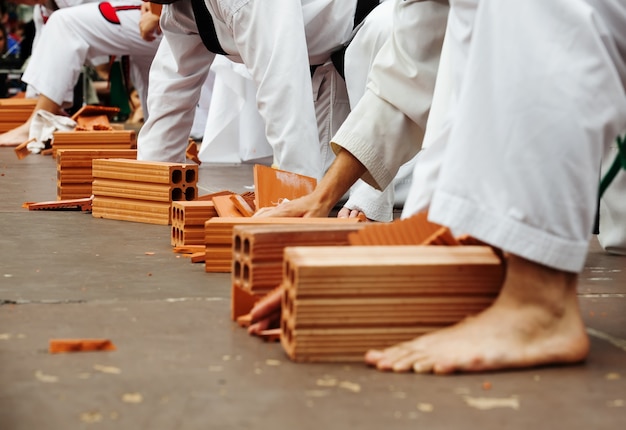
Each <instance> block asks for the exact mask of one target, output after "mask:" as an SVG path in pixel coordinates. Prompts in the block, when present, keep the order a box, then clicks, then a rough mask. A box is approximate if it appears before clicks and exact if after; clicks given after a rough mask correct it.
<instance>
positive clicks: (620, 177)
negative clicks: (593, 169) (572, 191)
mask: <svg viewBox="0 0 626 430" xmlns="http://www.w3.org/2000/svg"><path fill="white" fill-rule="evenodd" d="M622 136H624V134H622ZM616 156H617V143H616V142H615V143H614V144H613V145H611V146H609V147H608V148H607V152H606V153H605V155H604V159H603V160H602V176H604V175H605V174H606V172H607V170H608V169H609V167H611V165H612V164H613V161H614V160H615V157H616ZM599 227H600V228H599V233H598V241H599V242H600V245H601V246H602V248H603V249H604V250H605V251H607V252H608V253H610V254H618V255H626V170H624V169H623V168H622V169H621V170H620V171H619V173H618V174H617V175H616V176H615V178H614V179H613V181H612V182H611V183H610V184H609V187H608V188H607V189H606V191H605V192H604V195H603V196H602V199H601V200H600V226H599Z"/></svg>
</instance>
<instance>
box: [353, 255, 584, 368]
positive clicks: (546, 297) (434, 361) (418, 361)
mask: <svg viewBox="0 0 626 430" xmlns="http://www.w3.org/2000/svg"><path fill="white" fill-rule="evenodd" d="M576 282H577V277H576V275H575V274H572V273H566V272H561V271H557V270H554V269H550V268H548V267H546V266H542V265H539V264H536V263H532V262H530V261H528V260H525V259H522V258H520V257H516V256H513V255H511V256H509V261H508V264H507V276H506V280H505V282H504V285H503V287H502V291H501V292H500V295H499V297H498V299H497V300H496V301H495V302H494V304H493V305H492V306H491V307H490V308H488V309H487V310H485V311H484V312H482V313H481V314H479V315H477V316H475V317H472V318H468V319H466V320H464V321H462V322H460V323H458V324H456V325H454V326H451V327H448V328H445V329H442V330H439V331H436V332H433V333H429V334H427V335H424V336H421V337H419V338H416V339H414V340H412V341H409V342H404V343H401V344H398V345H396V346H393V347H391V348H388V349H385V350H382V351H379V350H371V351H368V352H367V354H366V355H365V361H366V363H367V364H370V365H372V366H376V367H377V368H378V369H379V370H393V371H396V372H403V371H410V370H411V369H412V370H414V371H415V372H418V373H430V372H434V373H437V374H449V373H453V372H456V371H462V372H478V371H487V370H500V369H507V368H508V369H510V368H523V367H532V366H539V365H545V364H565V363H577V362H581V361H584V359H585V358H586V356H587V354H588V352H589V339H588V337H587V333H586V331H585V327H584V323H583V321H582V318H581V315H580V309H579V306H578V298H577V295H576Z"/></svg>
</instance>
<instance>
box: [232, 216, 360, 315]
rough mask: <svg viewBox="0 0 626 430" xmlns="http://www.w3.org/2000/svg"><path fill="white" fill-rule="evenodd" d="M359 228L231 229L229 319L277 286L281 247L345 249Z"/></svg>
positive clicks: (340, 225) (338, 225)
mask: <svg viewBox="0 0 626 430" xmlns="http://www.w3.org/2000/svg"><path fill="white" fill-rule="evenodd" d="M363 226H364V224H363V223H354V222H348V223H346V222H339V223H334V224H302V223H300V224H291V225H288V224H287V225H236V226H234V229H233V268H232V309H231V311H232V312H231V316H232V318H233V319H237V318H239V317H240V316H242V315H245V314H247V313H248V312H249V311H250V305H249V304H250V303H251V302H255V301H256V300H258V299H260V298H261V297H263V296H264V295H266V294H267V293H268V292H270V291H271V290H273V289H274V288H276V287H277V286H278V285H280V283H281V282H282V277H283V251H284V249H285V247H287V246H331V245H334V246H348V245H349V244H350V243H349V241H348V236H349V235H350V234H351V233H353V232H355V231H358V230H360V229H361V228H362V227H363Z"/></svg>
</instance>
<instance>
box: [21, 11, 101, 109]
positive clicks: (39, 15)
mask: <svg viewBox="0 0 626 430" xmlns="http://www.w3.org/2000/svg"><path fill="white" fill-rule="evenodd" d="M99 1H100V0H59V1H56V2H55V3H56V4H57V6H58V7H59V9H63V8H66V7H72V6H78V5H81V4H84V3H95V2H99ZM53 12H54V11H53V10H50V9H48V8H47V7H46V6H44V5H42V4H36V5H34V6H33V23H34V24H35V37H34V38H33V45H32V48H31V53H32V50H34V49H35V46H37V43H38V42H39V39H40V38H41V33H42V32H43V26H44V24H45V23H46V21H48V19H49V18H50V15H51V14H52V13H53ZM92 62H93V63H94V64H102V61H101V59H99V58H95V59H93V61H92ZM38 95H39V94H38V93H37V91H35V89H34V88H33V87H32V86H31V85H28V86H27V87H26V94H25V97H26V98H35V97H37V96H38ZM71 97H72V96H71V95H68V96H67V97H65V98H66V99H68V98H71Z"/></svg>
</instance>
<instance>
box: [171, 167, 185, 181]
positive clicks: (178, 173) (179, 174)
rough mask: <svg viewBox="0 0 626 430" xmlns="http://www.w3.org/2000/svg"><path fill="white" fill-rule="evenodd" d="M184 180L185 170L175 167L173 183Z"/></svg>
mask: <svg viewBox="0 0 626 430" xmlns="http://www.w3.org/2000/svg"><path fill="white" fill-rule="evenodd" d="M182 180H183V172H182V171H181V170H179V169H175V170H174V171H173V172H172V183H174V184H180V183H181V182H182Z"/></svg>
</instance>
